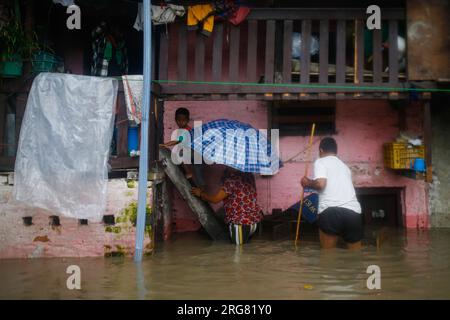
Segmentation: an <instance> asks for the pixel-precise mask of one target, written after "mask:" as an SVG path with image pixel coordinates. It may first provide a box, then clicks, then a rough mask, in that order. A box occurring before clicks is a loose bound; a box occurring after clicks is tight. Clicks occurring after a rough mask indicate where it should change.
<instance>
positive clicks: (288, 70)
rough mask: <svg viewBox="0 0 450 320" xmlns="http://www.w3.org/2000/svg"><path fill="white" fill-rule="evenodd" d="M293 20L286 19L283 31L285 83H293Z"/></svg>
mask: <svg viewBox="0 0 450 320" xmlns="http://www.w3.org/2000/svg"><path fill="white" fill-rule="evenodd" d="M292 30H293V23H292V20H284V32H283V83H291V77H292Z"/></svg>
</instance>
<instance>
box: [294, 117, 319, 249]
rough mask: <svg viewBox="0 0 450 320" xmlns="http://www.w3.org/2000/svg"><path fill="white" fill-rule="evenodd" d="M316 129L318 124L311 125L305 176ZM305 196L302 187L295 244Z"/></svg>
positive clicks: (296, 238)
mask: <svg viewBox="0 0 450 320" xmlns="http://www.w3.org/2000/svg"><path fill="white" fill-rule="evenodd" d="M315 129H316V124H315V123H313V125H312V127H311V135H310V137H309V145H308V157H307V161H308V162H307V163H306V165H305V175H304V176H305V177H306V176H307V175H308V166H309V162H310V161H311V147H312V143H313V138H314V131H315ZM304 198H305V189H304V188H302V193H301V195H300V208H299V209H298V216H297V231H296V232H295V246H297V242H298V235H299V231H300V219H301V217H302V209H303V200H304Z"/></svg>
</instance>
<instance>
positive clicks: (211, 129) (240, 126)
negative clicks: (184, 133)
mask: <svg viewBox="0 0 450 320" xmlns="http://www.w3.org/2000/svg"><path fill="white" fill-rule="evenodd" d="M189 133H190V136H191V139H190V141H189V139H183V142H182V143H183V144H185V145H186V146H187V145H189V146H190V147H191V148H192V149H193V150H194V151H195V153H197V154H198V155H202V156H203V162H204V163H207V164H212V163H217V164H223V165H226V166H229V167H232V168H234V169H237V170H239V171H243V172H253V173H259V174H263V175H274V174H276V173H277V172H278V169H279V168H280V166H281V161H280V159H279V154H278V148H275V147H274V148H272V145H271V143H270V142H269V141H268V140H267V130H258V129H255V128H253V127H252V126H250V125H249V124H247V123H242V122H239V121H236V120H227V119H220V120H215V121H211V122H208V123H205V124H203V125H202V126H198V127H194V128H193V129H192V130H191V131H189ZM272 139H276V140H278V136H273V137H272ZM274 141H275V140H274ZM277 142H278V141H277ZM272 151H273V152H272ZM197 157H198V156H197ZM198 158H199V157H198Z"/></svg>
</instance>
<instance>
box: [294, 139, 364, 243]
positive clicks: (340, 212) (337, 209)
mask: <svg viewBox="0 0 450 320" xmlns="http://www.w3.org/2000/svg"><path fill="white" fill-rule="evenodd" d="M319 151H320V158H319V159H317V160H316V161H315V162H314V180H311V179H308V178H307V177H303V178H302V181H301V184H302V186H303V188H311V189H315V190H317V191H318V192H319V210H318V212H319V220H318V225H319V235H320V245H321V247H322V248H324V249H329V248H335V247H336V243H337V240H338V237H339V236H341V237H342V238H343V239H344V241H345V242H346V244H347V248H349V249H360V248H361V239H362V236H363V227H362V217H361V205H360V204H359V202H358V200H357V199H356V193H355V188H354V187H353V183H352V174H351V171H350V169H349V168H348V167H347V165H346V164H345V163H344V162H342V161H341V160H340V159H339V158H338V157H337V144H336V141H335V140H334V139H333V138H324V139H322V141H321V142H320V146H319Z"/></svg>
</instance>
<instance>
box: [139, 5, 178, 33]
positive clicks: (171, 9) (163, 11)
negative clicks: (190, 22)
mask: <svg viewBox="0 0 450 320" xmlns="http://www.w3.org/2000/svg"><path fill="white" fill-rule="evenodd" d="M151 10H152V14H151V16H152V23H153V24H154V25H160V24H166V23H172V22H174V21H175V19H176V17H182V16H184V15H185V10H184V7H183V6H177V5H174V4H168V5H164V6H152V7H151ZM143 13H144V7H143V5H142V3H139V4H138V12H137V16H136V20H135V22H134V26H133V28H135V29H136V30H137V31H142V30H143V29H144V16H143Z"/></svg>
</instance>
